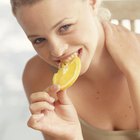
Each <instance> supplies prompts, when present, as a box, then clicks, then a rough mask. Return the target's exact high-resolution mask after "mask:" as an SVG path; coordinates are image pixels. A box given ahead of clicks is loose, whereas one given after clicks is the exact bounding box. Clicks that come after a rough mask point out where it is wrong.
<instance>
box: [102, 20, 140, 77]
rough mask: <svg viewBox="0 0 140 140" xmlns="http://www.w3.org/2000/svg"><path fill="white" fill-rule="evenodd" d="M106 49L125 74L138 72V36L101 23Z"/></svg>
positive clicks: (139, 44) (118, 26) (118, 27)
mask: <svg viewBox="0 0 140 140" xmlns="http://www.w3.org/2000/svg"><path fill="white" fill-rule="evenodd" d="M103 27H104V31H105V37H106V39H105V41H106V47H107V50H108V51H109V53H110V55H111V57H112V58H113V60H114V61H115V63H116V64H117V66H118V67H119V68H120V70H121V71H122V72H123V73H124V74H125V75H127V74H130V73H138V72H139V71H140V40H138V36H137V35H136V34H135V33H133V32H131V31H129V30H128V29H126V28H125V27H122V26H120V25H114V24H111V23H108V22H106V21H105V22H103Z"/></svg>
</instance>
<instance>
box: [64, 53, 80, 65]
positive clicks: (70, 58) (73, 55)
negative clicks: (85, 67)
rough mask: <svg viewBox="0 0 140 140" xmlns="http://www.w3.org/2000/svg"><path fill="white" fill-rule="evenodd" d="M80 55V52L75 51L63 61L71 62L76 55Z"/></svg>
mask: <svg viewBox="0 0 140 140" xmlns="http://www.w3.org/2000/svg"><path fill="white" fill-rule="evenodd" d="M76 56H78V53H76V52H75V53H74V54H72V55H71V56H69V57H68V58H67V59H65V60H63V61H62V63H68V62H70V61H71V60H72V59H73V58H74V57H76Z"/></svg>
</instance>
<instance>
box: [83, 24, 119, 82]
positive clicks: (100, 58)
mask: <svg viewBox="0 0 140 140" xmlns="http://www.w3.org/2000/svg"><path fill="white" fill-rule="evenodd" d="M98 28H99V33H100V40H99V44H98V46H97V48H96V51H95V55H94V57H93V59H92V62H91V65H90V67H89V69H88V71H87V72H86V73H85V74H84V75H83V77H84V78H86V79H88V80H90V81H97V80H101V81H102V80H103V81H104V80H109V79H112V78H113V77H116V76H118V75H122V74H121V72H120V70H119V69H118V67H117V66H116V64H115V63H114V62H113V60H112V57H111V56H110V54H109V52H108V50H107V47H106V44H105V34H104V30H103V27H102V25H101V24H100V23H98Z"/></svg>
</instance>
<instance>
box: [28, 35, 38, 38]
mask: <svg viewBox="0 0 140 140" xmlns="http://www.w3.org/2000/svg"><path fill="white" fill-rule="evenodd" d="M27 37H28V38H35V37H38V35H28V36H27Z"/></svg>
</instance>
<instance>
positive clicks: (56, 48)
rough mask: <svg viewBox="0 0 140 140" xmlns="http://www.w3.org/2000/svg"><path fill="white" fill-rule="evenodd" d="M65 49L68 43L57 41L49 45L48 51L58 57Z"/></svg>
mask: <svg viewBox="0 0 140 140" xmlns="http://www.w3.org/2000/svg"><path fill="white" fill-rule="evenodd" d="M67 49H68V44H65V43H60V42H59V43H58V42H57V43H55V44H54V43H53V45H51V48H50V51H51V55H52V56H54V57H60V56H62V55H63V54H64V53H65V52H66V50H67Z"/></svg>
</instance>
